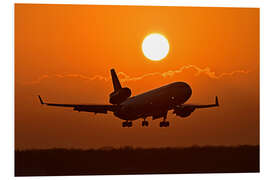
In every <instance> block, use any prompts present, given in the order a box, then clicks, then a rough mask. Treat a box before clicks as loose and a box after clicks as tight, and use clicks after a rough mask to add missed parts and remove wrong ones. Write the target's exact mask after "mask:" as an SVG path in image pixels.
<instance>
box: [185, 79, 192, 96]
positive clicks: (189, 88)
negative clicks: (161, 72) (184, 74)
mask: <svg viewBox="0 0 270 180" xmlns="http://www.w3.org/2000/svg"><path fill="white" fill-rule="evenodd" d="M184 84H185V89H186V96H187V97H188V98H189V97H190V96H191V94H192V89H191V87H190V86H189V85H188V84H187V83H184Z"/></svg>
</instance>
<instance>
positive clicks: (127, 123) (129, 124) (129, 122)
mask: <svg viewBox="0 0 270 180" xmlns="http://www.w3.org/2000/svg"><path fill="white" fill-rule="evenodd" d="M122 127H132V122H131V121H125V122H122Z"/></svg>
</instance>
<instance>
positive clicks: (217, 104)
mask: <svg viewBox="0 0 270 180" xmlns="http://www.w3.org/2000/svg"><path fill="white" fill-rule="evenodd" d="M216 106H219V103H218V97H217V96H216Z"/></svg>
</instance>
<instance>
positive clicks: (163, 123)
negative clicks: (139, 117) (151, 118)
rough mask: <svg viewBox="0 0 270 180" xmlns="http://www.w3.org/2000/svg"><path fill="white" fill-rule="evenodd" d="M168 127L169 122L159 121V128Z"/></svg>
mask: <svg viewBox="0 0 270 180" xmlns="http://www.w3.org/2000/svg"><path fill="white" fill-rule="evenodd" d="M168 126H170V122H169V121H161V122H160V123H159V127H168Z"/></svg>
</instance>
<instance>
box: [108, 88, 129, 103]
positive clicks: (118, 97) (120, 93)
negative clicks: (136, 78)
mask: <svg viewBox="0 0 270 180" xmlns="http://www.w3.org/2000/svg"><path fill="white" fill-rule="evenodd" d="M130 96H131V90H130V89H129V88H127V87H125V88H121V89H119V90H117V91H114V92H112V93H111V94H110V103H111V104H120V103H122V102H123V101H125V100H126V99H127V98H129V97H130Z"/></svg>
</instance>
